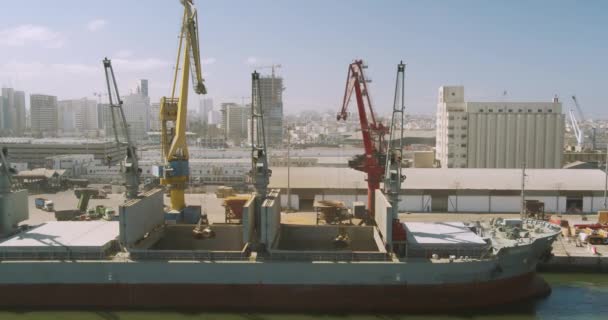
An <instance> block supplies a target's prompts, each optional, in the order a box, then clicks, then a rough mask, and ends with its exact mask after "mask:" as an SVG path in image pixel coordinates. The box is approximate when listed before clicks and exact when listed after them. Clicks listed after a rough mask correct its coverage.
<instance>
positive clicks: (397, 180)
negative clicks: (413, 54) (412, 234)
mask: <svg viewBox="0 0 608 320" xmlns="http://www.w3.org/2000/svg"><path fill="white" fill-rule="evenodd" d="M404 122H405V64H404V63H403V61H401V62H400V63H399V64H398V65H397V78H396V80H395V98H394V100H393V114H392V117H391V125H390V127H389V128H390V133H389V140H388V148H387V151H386V165H385V170H386V171H385V172H384V194H385V195H386V197H387V198H388V202H389V203H390V204H391V212H390V216H391V217H392V218H391V221H392V231H393V232H392V242H393V245H394V246H395V248H396V249H397V247H398V245H397V242H398V241H401V242H403V241H405V229H404V228H403V225H402V224H401V223H400V222H399V194H400V193H401V183H403V181H405V175H403V174H402V172H401V167H402V164H401V162H402V160H403V126H404Z"/></svg>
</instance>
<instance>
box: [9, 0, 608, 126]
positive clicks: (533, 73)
mask: <svg viewBox="0 0 608 320" xmlns="http://www.w3.org/2000/svg"><path fill="white" fill-rule="evenodd" d="M196 6H197V7H198V10H199V21H200V32H201V51H202V54H203V57H204V58H205V66H204V71H205V73H206V80H207V86H208V89H209V96H210V97H212V98H214V101H215V104H216V105H218V104H219V102H223V101H229V100H235V101H240V97H242V96H248V95H249V91H250V84H249V79H250V72H251V71H252V69H253V68H252V64H270V63H280V64H282V65H283V69H282V70H281V71H280V74H281V75H283V76H284V78H285V80H284V81H285V86H286V91H285V93H284V102H285V109H286V111H287V112H288V113H292V112H294V111H297V110H302V109H318V110H324V109H331V110H335V111H337V109H338V106H339V104H340V102H341V101H340V99H341V97H342V95H343V90H344V81H345V77H346V71H347V65H348V63H349V62H350V61H352V59H354V58H363V59H364V60H366V61H368V64H369V69H368V70H369V71H368V74H369V76H370V77H371V78H372V80H373V83H372V88H371V90H372V96H373V99H374V101H375V104H376V106H375V107H376V109H378V111H379V112H382V113H387V112H388V110H389V109H390V108H391V103H392V95H393V90H394V80H395V79H394V78H395V71H396V70H395V69H396V64H397V63H398V62H399V60H401V59H403V60H404V62H406V63H407V64H408V67H407V74H406V77H407V80H406V85H407V101H408V103H407V106H408V108H409V110H410V112H412V113H433V112H435V108H436V100H437V98H436V95H437V89H438V87H439V86H441V85H444V84H460V85H464V86H465V91H466V92H465V95H466V97H467V100H471V101H472V100H489V101H494V100H500V99H505V98H502V97H501V96H502V93H503V91H505V90H506V91H507V92H508V95H507V97H506V99H507V100H510V101H527V100H531V101H536V100H539V101H542V100H545V101H547V100H550V99H551V98H552V97H553V95H554V94H558V95H559V96H560V97H561V98H562V100H563V101H565V102H566V104H565V106H566V107H569V106H570V105H571V101H570V98H569V97H570V95H572V94H576V95H577V97H578V98H579V101H580V102H581V104H582V106H583V109H584V110H585V112H586V113H588V114H589V115H595V116H600V117H603V118H608V110H607V108H606V103H605V101H606V99H605V98H603V93H604V91H605V88H604V86H605V85H606V84H607V83H608V81H607V80H606V79H607V75H608V62H607V57H608V41H607V40H608V1H523V0H522V1H464V0H463V1H447V0H446V1H388V0H385V1H346V0H341V1H328V0H307V1H301V0H299V1H295V0H294V1H270V0H259V1H256V0H250V1H245V0H243V1H228V0H224V1H219V0H217V1H196ZM181 12H182V9H181V5H180V4H179V2H178V1H177V0H156V1H135V0H105V1H82V0H79V1H76V0H55V1H43V0H29V1H4V2H3V3H2V10H0V84H4V85H12V86H14V87H17V88H19V89H23V90H25V91H26V93H31V92H38V93H49V94H56V95H58V96H59V98H60V99H63V98H78V97H83V96H92V92H95V91H100V90H103V82H102V81H103V69H102V66H101V62H100V61H101V59H102V58H103V57H104V56H106V55H107V56H109V57H111V58H113V59H114V60H115V61H116V62H115V68H116V72H117V76H118V79H119V81H120V86H121V87H122V91H123V93H127V92H128V90H129V89H130V88H133V87H134V83H135V80H136V79H138V78H148V79H150V85H151V88H150V91H151V96H152V98H153V99H154V100H156V99H157V98H158V97H160V96H162V95H166V94H168V91H169V82H170V78H171V68H172V65H173V64H174V61H173V60H174V55H175V52H176V46H177V38H176V37H177V34H178V30H179V23H180V18H181ZM265 71H267V70H265Z"/></svg>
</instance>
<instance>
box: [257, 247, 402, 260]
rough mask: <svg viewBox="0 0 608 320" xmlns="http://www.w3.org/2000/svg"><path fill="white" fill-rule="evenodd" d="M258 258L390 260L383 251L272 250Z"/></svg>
mask: <svg viewBox="0 0 608 320" xmlns="http://www.w3.org/2000/svg"><path fill="white" fill-rule="evenodd" d="M258 260H276V261H330V262H343V261H349V262H365V261H390V260H391V258H390V256H389V255H388V254H386V253H383V252H318V251H309V252H307V251H300V252H289V251H284V250H272V251H271V252H270V253H268V254H266V255H264V256H260V255H258Z"/></svg>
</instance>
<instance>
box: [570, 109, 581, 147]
mask: <svg viewBox="0 0 608 320" xmlns="http://www.w3.org/2000/svg"><path fill="white" fill-rule="evenodd" d="M568 115H569V116H570V127H572V131H573V132H574V136H575V137H576V147H577V149H578V150H581V149H582V148H583V143H584V139H585V134H584V133H583V130H581V128H580V126H579V125H578V120H577V119H576V115H575V114H574V110H572V108H570V110H569V112H568Z"/></svg>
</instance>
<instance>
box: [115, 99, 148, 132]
mask: <svg viewBox="0 0 608 320" xmlns="http://www.w3.org/2000/svg"><path fill="white" fill-rule="evenodd" d="M122 108H123V110H124V112H125V118H126V119H127V123H128V124H129V129H130V130H129V133H130V135H131V139H133V141H135V142H137V141H139V140H143V139H145V138H146V133H147V132H148V130H150V125H149V121H150V97H147V96H144V95H142V94H130V95H128V96H125V97H124V98H123V106H122ZM110 125H111V123H110Z"/></svg>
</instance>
